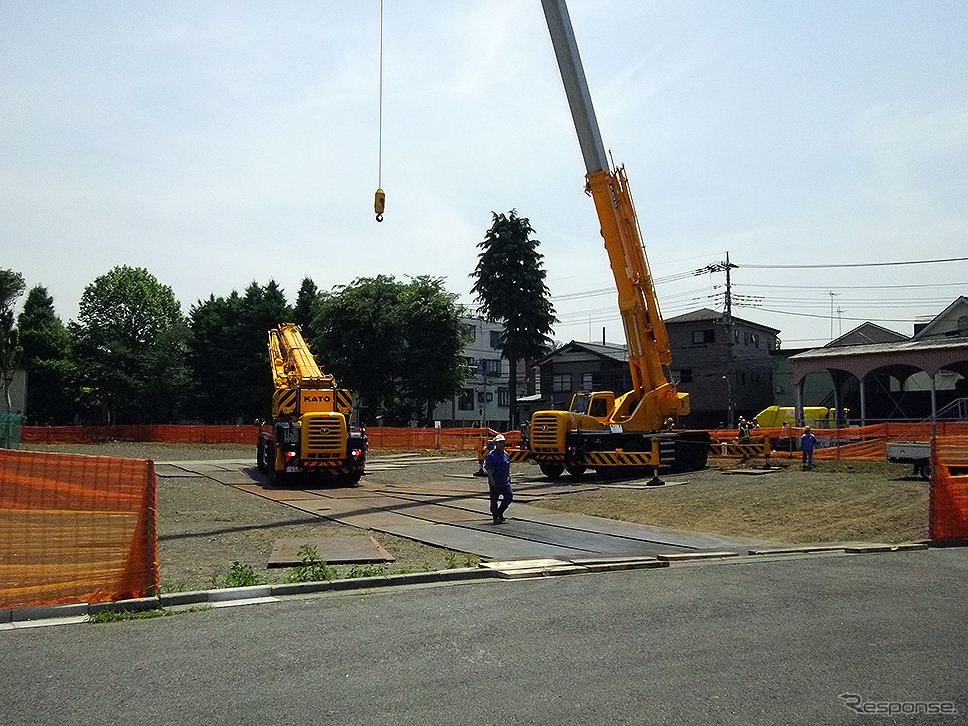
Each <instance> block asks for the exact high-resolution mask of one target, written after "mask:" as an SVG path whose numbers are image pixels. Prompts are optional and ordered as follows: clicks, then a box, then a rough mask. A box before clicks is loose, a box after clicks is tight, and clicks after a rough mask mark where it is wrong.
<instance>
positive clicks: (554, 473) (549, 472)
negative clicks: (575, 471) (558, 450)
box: [538, 461, 565, 479]
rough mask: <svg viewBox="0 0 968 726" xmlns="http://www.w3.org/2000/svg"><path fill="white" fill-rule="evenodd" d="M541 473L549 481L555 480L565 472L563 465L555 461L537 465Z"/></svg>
mask: <svg viewBox="0 0 968 726" xmlns="http://www.w3.org/2000/svg"><path fill="white" fill-rule="evenodd" d="M538 468H539V469H541V473H542V474H544V475H545V476H546V477H548V478H549V479H557V478H558V477H560V476H561V474H562V472H563V471H564V470H565V465H564V464H562V463H560V462H557V461H546V462H544V463H541V464H539V465H538Z"/></svg>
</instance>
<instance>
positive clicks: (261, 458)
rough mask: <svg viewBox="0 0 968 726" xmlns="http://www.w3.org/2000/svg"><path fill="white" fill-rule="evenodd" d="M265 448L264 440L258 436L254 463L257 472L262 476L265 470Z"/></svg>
mask: <svg viewBox="0 0 968 726" xmlns="http://www.w3.org/2000/svg"><path fill="white" fill-rule="evenodd" d="M265 448H266V442H265V439H263V438H262V437H261V436H260V437H259V441H258V443H257V445H256V454H255V463H256V465H257V466H258V467H259V471H261V472H262V473H263V474H265V473H266V469H267V467H266V452H265Z"/></svg>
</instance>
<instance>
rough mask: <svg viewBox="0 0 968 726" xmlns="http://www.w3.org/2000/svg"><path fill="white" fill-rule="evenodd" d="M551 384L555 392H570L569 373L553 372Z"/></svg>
mask: <svg viewBox="0 0 968 726" xmlns="http://www.w3.org/2000/svg"><path fill="white" fill-rule="evenodd" d="M551 384H552V390H553V391H554V392H555V393H569V392H571V373H555V374H554V375H553V376H552V377H551Z"/></svg>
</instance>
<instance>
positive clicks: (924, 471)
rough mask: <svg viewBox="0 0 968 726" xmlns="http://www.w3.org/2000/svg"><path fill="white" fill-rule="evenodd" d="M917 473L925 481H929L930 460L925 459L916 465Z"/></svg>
mask: <svg viewBox="0 0 968 726" xmlns="http://www.w3.org/2000/svg"><path fill="white" fill-rule="evenodd" d="M918 474H920V475H921V478H922V479H924V480H925V481H931V462H930V461H926V462H924V463H923V464H921V466H920V467H918Z"/></svg>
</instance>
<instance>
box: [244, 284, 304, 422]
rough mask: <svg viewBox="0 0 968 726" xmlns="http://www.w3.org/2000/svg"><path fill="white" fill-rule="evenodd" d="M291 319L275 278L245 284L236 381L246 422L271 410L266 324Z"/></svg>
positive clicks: (265, 414) (265, 415)
mask: <svg viewBox="0 0 968 726" xmlns="http://www.w3.org/2000/svg"><path fill="white" fill-rule="evenodd" d="M292 319H293V311H292V307H291V306H290V305H289V304H288V303H287V302H286V296H285V294H284V293H283V291H282V288H280V287H279V285H278V284H276V282H275V280H269V282H268V284H267V285H265V286H264V287H263V286H260V285H259V284H257V283H255V282H253V283H252V284H251V285H249V287H248V288H246V290H245V295H244V296H243V298H242V319H241V326H240V328H241V333H242V335H241V339H240V341H239V354H240V355H241V357H242V361H243V364H244V367H243V368H242V370H241V371H240V378H239V385H240V387H241V391H240V394H241V396H242V397H243V400H242V411H241V414H240V417H241V419H242V420H243V421H245V422H247V423H248V422H251V421H253V420H255V419H261V418H268V417H269V415H270V414H271V413H272V391H273V384H272V375H271V373H270V368H269V347H268V342H269V339H268V333H269V329H270V328H274V327H276V326H277V325H279V323H285V322H289V321H291V320H292Z"/></svg>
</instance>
